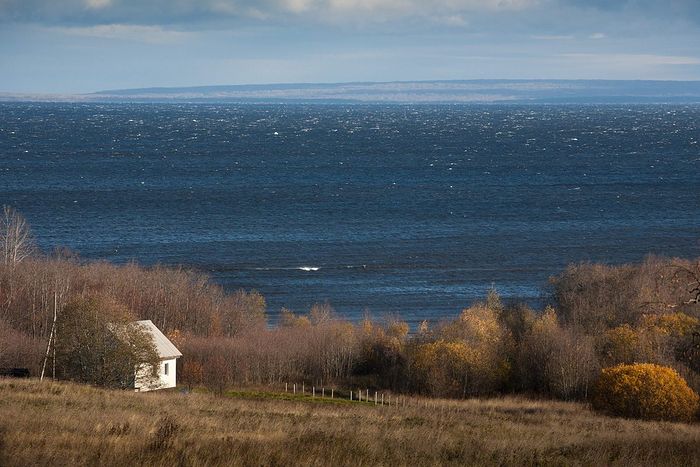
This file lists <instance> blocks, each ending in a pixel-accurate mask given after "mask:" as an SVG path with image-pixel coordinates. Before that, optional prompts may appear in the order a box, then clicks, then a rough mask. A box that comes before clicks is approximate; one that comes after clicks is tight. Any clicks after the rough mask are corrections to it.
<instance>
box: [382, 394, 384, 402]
mask: <svg viewBox="0 0 700 467" xmlns="http://www.w3.org/2000/svg"><path fill="white" fill-rule="evenodd" d="M382 405H384V393H382Z"/></svg>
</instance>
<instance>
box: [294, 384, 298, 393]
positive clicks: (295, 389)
mask: <svg viewBox="0 0 700 467" xmlns="http://www.w3.org/2000/svg"><path fill="white" fill-rule="evenodd" d="M296 393H297V383H294V394H296Z"/></svg>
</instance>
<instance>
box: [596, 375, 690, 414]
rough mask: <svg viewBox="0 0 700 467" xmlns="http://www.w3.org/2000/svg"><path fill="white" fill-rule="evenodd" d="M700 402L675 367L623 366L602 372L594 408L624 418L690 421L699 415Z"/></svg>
mask: <svg viewBox="0 0 700 467" xmlns="http://www.w3.org/2000/svg"><path fill="white" fill-rule="evenodd" d="M699 399H700V398H699V397H698V395H697V394H696V393H695V391H693V390H692V389H690V387H688V384H687V383H686V381H685V380H684V379H683V378H682V377H681V376H680V375H679V374H678V373H677V372H676V371H675V370H673V369H672V368H668V367H664V366H660V365H654V364H651V363H638V364H634V365H624V364H623V365H617V366H614V367H610V368H605V369H603V370H602V371H601V374H600V378H599V379H598V382H597V384H596V391H595V396H594V398H593V407H594V408H595V409H597V410H600V411H603V412H607V413H610V414H613V415H620V416H624V417H631V418H642V419H647V420H673V421H690V420H692V419H693V418H694V417H695V415H696V414H697V411H698V407H699Z"/></svg>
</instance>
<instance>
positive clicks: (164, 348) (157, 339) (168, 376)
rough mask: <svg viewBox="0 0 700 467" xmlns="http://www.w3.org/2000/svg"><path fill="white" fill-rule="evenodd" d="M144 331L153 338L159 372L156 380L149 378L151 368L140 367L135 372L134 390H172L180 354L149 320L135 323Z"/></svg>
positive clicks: (175, 382) (175, 380)
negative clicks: (158, 360)
mask: <svg viewBox="0 0 700 467" xmlns="http://www.w3.org/2000/svg"><path fill="white" fill-rule="evenodd" d="M136 324H138V325H139V326H141V327H142V328H143V329H144V331H146V332H147V333H148V334H150V335H151V336H152V337H153V343H154V344H155V347H156V351H157V352H158V357H159V358H160V371H159V372H158V375H159V376H158V378H155V379H154V378H153V377H151V371H150V370H151V368H150V367H146V366H142V367H140V368H138V369H137V370H136V378H135V381H134V389H135V390H136V391H153V390H155V389H166V388H174V387H175V386H176V384H177V375H176V371H177V365H176V362H177V359H178V358H180V357H182V353H180V351H179V350H177V347H175V346H174V345H173V343H172V342H170V339H168V338H167V337H165V334H163V333H162V332H161V331H160V329H158V328H157V327H156V325H155V324H153V322H152V321H151V320H150V319H146V320H143V321H136Z"/></svg>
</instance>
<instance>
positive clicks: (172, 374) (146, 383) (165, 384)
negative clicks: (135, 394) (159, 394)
mask: <svg viewBox="0 0 700 467" xmlns="http://www.w3.org/2000/svg"><path fill="white" fill-rule="evenodd" d="M176 363H177V359H175V358H171V359H167V360H161V362H160V368H159V371H158V378H155V379H152V378H151V377H150V373H151V372H150V369H151V367H150V365H142V366H141V367H140V368H139V369H137V370H136V379H135V381H134V389H135V390H136V391H153V390H156V389H166V388H174V387H175V386H176V385H177V374H176V372H177V364H176ZM166 364H167V365H168V372H167V374H166V372H165V366H166Z"/></svg>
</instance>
